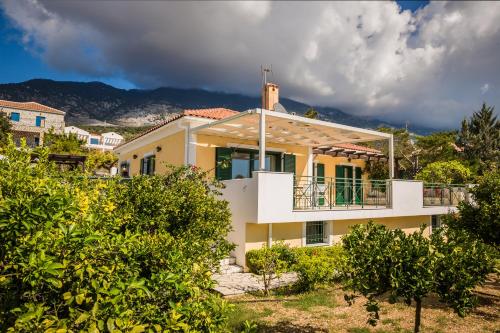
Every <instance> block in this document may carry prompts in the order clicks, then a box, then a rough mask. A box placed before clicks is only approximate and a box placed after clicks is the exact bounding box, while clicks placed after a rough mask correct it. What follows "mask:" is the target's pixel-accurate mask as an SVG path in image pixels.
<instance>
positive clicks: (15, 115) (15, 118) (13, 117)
mask: <svg viewBox="0 0 500 333" xmlns="http://www.w3.org/2000/svg"><path fill="white" fill-rule="evenodd" d="M10 120H11V121H15V122H18V121H20V120H21V114H20V113H19V112H12V113H11V114H10Z"/></svg>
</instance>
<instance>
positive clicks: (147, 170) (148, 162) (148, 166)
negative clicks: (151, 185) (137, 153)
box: [141, 155, 155, 175]
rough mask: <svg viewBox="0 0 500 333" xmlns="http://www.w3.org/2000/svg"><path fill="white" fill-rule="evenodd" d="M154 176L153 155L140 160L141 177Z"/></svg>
mask: <svg viewBox="0 0 500 333" xmlns="http://www.w3.org/2000/svg"><path fill="white" fill-rule="evenodd" d="M154 174H155V155H151V156H147V157H144V158H142V159H141V175H154Z"/></svg>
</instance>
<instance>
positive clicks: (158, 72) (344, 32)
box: [0, 0, 500, 128]
mask: <svg viewBox="0 0 500 333" xmlns="http://www.w3.org/2000/svg"><path fill="white" fill-rule="evenodd" d="M407 6H408V4H403V5H402V6H401V3H396V2H345V3H342V2H332V3H329V2H317V3H314V2H307V3H306V2H289V3H288V2H264V1H257V2H251V1H247V2H229V1H223V2H164V1H156V2H155V1H135V2H134V1H123V2H119V1H77V0H75V1H61V0H59V1H58V0H47V1H45V0H0V8H1V10H2V12H3V14H2V15H3V19H2V20H1V22H0V25H1V26H0V28H1V30H0V31H1V33H2V35H1V39H2V40H1V41H0V54H2V53H3V56H2V55H0V57H2V58H0V60H2V61H1V64H0V80H2V81H3V82H6V81H21V80H23V79H26V78H28V77H33V76H43V75H44V74H46V76H48V77H52V78H56V79H60V78H76V79H80V80H94V79H101V80H104V81H105V82H109V83H112V84H115V85H117V86H120V87H139V88H154V87H158V86H175V87H200V88H205V89H210V90H219V91H227V92H238V93H244V94H249V95H257V94H258V93H259V86H260V84H261V77H260V66H261V64H266V65H271V64H272V68H273V77H272V80H273V81H275V82H276V83H278V84H279V85H280V87H281V95H282V96H286V97H290V98H294V99H297V100H300V101H303V102H306V103H309V104H312V105H328V106H335V107H339V108H341V109H343V110H345V111H347V112H349V113H352V114H357V115H367V116H372V117H376V118H380V119H385V120H390V121H397V122H405V121H409V122H410V123H413V124H419V125H425V126H430V127H442V128H446V127H457V126H458V123H459V122H460V120H461V119H462V118H463V117H464V116H467V115H470V114H471V113H472V112H473V111H474V110H476V109H478V108H479V106H480V104H481V103H482V102H483V101H486V102H487V103H489V104H493V105H497V106H498V108H500V2H431V3H429V4H425V3H424V5H422V6H415V5H412V7H414V8H413V9H414V10H410V9H406V10H405V8H407ZM417 7H420V8H418V9H417ZM13 44H15V45H16V47H17V48H18V49H19V50H22V52H21V51H17V50H13V48H12V45H13ZM31 59H37V61H39V62H40V64H37V65H32V61H31ZM23 62H26V65H24V64H23ZM30 66H33V68H32V67H30ZM30 68H31V69H33V75H31V76H30V74H31V73H30ZM2 72H4V73H5V75H2ZM35 74H36V75H35ZM27 76H28V77H27Z"/></svg>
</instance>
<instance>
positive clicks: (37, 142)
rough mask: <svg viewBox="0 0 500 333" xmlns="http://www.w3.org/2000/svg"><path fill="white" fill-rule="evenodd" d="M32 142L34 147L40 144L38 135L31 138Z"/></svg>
mask: <svg viewBox="0 0 500 333" xmlns="http://www.w3.org/2000/svg"><path fill="white" fill-rule="evenodd" d="M33 141H34V143H35V147H38V146H39V145H40V138H39V137H35V138H34V139H33Z"/></svg>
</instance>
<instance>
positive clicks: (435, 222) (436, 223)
mask: <svg viewBox="0 0 500 333" xmlns="http://www.w3.org/2000/svg"><path fill="white" fill-rule="evenodd" d="M439 228H441V216H439V215H432V217H431V233H432V232H433V231H434V230H438V229H439Z"/></svg>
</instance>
